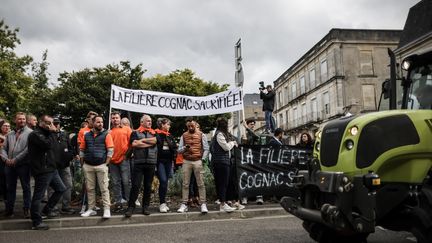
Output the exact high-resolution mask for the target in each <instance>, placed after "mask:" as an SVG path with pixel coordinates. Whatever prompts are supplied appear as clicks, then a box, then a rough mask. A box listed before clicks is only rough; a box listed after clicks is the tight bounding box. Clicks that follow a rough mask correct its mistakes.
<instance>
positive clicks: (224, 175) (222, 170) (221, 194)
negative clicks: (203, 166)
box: [214, 163, 231, 202]
mask: <svg viewBox="0 0 432 243" xmlns="http://www.w3.org/2000/svg"><path fill="white" fill-rule="evenodd" d="M230 169H231V168H230V166H229V165H226V164H220V163H215V165H214V170H215V178H214V179H215V182H216V190H217V192H216V193H217V196H218V199H219V200H220V201H221V202H225V201H226V193H227V189H228V183H229V179H230Z"/></svg>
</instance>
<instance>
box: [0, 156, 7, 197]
mask: <svg viewBox="0 0 432 243" xmlns="http://www.w3.org/2000/svg"><path fill="white" fill-rule="evenodd" d="M5 166H6V165H5V163H4V162H3V161H0V196H1V197H2V199H3V200H4V203H5V204H6V174H5Z"/></svg>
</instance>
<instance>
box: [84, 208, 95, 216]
mask: <svg viewBox="0 0 432 243" xmlns="http://www.w3.org/2000/svg"><path fill="white" fill-rule="evenodd" d="M96 214H97V212H96V211H95V210H93V209H89V210H87V211H85V212H84V213H83V214H81V217H89V216H95V215H96Z"/></svg>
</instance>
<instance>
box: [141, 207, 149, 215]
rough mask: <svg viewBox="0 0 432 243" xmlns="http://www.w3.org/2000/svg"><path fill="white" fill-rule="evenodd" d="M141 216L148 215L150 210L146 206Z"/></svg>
mask: <svg viewBox="0 0 432 243" xmlns="http://www.w3.org/2000/svg"><path fill="white" fill-rule="evenodd" d="M142 214H144V215H150V210H149V207H148V206H144V207H143V210H142Z"/></svg>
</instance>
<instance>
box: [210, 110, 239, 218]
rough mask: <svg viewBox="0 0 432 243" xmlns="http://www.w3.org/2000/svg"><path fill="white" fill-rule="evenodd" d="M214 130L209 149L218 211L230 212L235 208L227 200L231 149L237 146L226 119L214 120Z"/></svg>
mask: <svg viewBox="0 0 432 243" xmlns="http://www.w3.org/2000/svg"><path fill="white" fill-rule="evenodd" d="M216 123H217V126H216V132H215V135H214V137H213V139H212V143H211V146H212V148H211V149H210V150H211V151H212V158H211V160H212V164H213V166H214V174H215V176H214V177H215V182H216V190H217V196H218V199H219V201H220V211H225V212H227V213H229V212H232V211H234V210H235V208H232V207H230V206H229V205H228V204H227V203H226V201H227V189H228V184H229V180H230V175H231V173H230V171H231V159H230V158H231V150H232V149H233V148H234V146H237V142H236V141H234V140H232V137H233V136H232V135H231V134H230V133H229V132H228V121H227V120H226V119H225V118H223V117H220V118H218V119H217V121H216Z"/></svg>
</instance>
